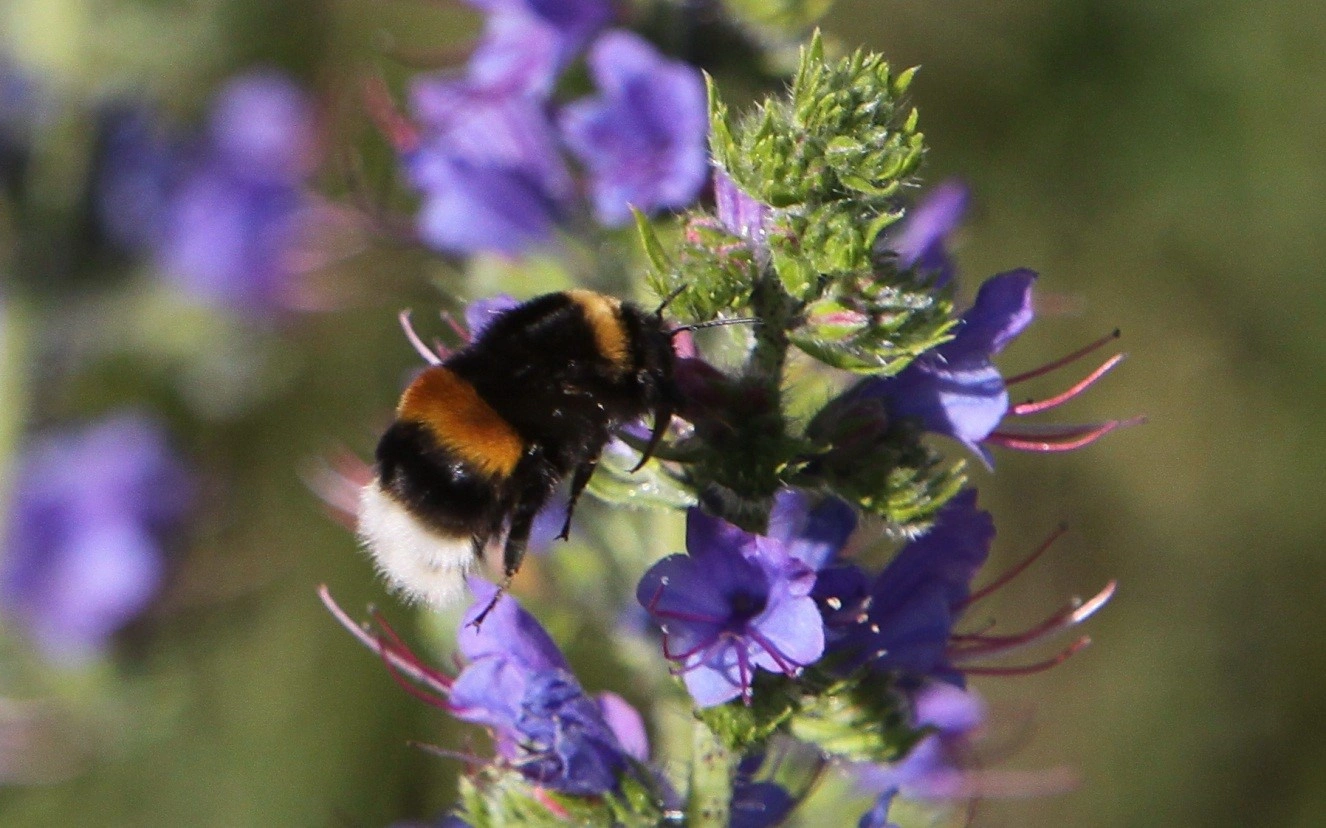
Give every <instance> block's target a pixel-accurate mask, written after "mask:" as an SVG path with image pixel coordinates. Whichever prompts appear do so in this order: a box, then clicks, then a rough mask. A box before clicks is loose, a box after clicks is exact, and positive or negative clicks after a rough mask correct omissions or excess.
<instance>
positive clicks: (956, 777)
mask: <svg viewBox="0 0 1326 828" xmlns="http://www.w3.org/2000/svg"><path fill="white" fill-rule="evenodd" d="M912 704H913V710H912V726H913V727H916V728H918V729H920V728H931V729H932V730H933V732H931V733H930V734H929V735H927V736H925V737H924V738H922V739H921V741H919V742H917V743H916V744H915V745H914V746H913V747H912V749H911V750H910V751H908V752H907V755H906V756H905V757H903V758H902V759H901V760H899V761H897V762H894V763H892V764H889V765H859V766H857V767H856V771H857V779H858V783H859V784H860V785H861V786H862V787H865V788H868V789H870V790H876V791H881V792H882V793H881V794H880V796H879V799H878V800H876V802H875V805H874V806H873V807H872V808H871V810H870V811H868V812H866V814H865V815H863V816H862V817H861V821H860V823H859V825H860V828H885V826H887V825H889V824H890V823H889V822H888V821H887V818H888V811H889V806H890V804H891V803H892V801H893V799H894V797H896V796H899V795H902V796H905V797H908V798H911V799H964V798H969V797H971V796H974V795H975V794H976V793H977V791H976V790H975V788H976V787H977V786H976V783H975V780H976V778H977V776H976V774H975V773H973V771H971V770H970V769H969V768H968V767H966V766H967V765H968V764H969V761H968V757H969V753H970V747H971V741H972V736H973V734H974V733H975V732H976V731H978V730H979V729H980V728H981V726H982V725H983V724H984V723H985V705H984V704H983V703H982V702H981V700H980V699H979V698H978V697H977V696H976V695H975V694H973V693H969V692H966V691H964V690H961V689H959V688H957V687H954V686H953V685H951V684H942V683H939V684H927V685H925V686H924V687H922V688H921V689H920V690H918V691H917V692H916V693H915V694H914V695H913V699H912Z"/></svg>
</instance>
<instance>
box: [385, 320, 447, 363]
mask: <svg viewBox="0 0 1326 828" xmlns="http://www.w3.org/2000/svg"><path fill="white" fill-rule="evenodd" d="M396 318H397V319H398V320H400V323H401V330H403V331H405V338H406V339H408V340H409V341H410V344H411V345H412V346H414V350H415V353H417V354H419V356H421V357H423V359H424V362H427V363H428V364H429V365H441V364H442V357H441V356H439V355H438V354H436V353H434V352H433V350H432V349H431V348H429V347H428V346H427V345H425V344H424V341H423V339H421V338H420V337H419V334H418V333H416V332H415V330H414V323H412V322H411V321H410V311H409V310H408V309H406V310H403V311H401V312H400V313H399V314H398V315H397V317H396Z"/></svg>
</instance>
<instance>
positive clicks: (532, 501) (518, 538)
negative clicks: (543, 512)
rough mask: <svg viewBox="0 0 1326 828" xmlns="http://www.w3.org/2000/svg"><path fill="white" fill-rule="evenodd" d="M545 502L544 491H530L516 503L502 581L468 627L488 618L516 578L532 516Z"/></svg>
mask: <svg viewBox="0 0 1326 828" xmlns="http://www.w3.org/2000/svg"><path fill="white" fill-rule="evenodd" d="M546 500H547V494H546V492H545V490H544V489H542V488H539V489H530V490H529V491H527V492H526V493H525V496H524V497H523V498H522V499H521V500H519V501H517V502H516V506H515V508H514V509H513V510H512V512H511V528H510V529H509V530H508V531H507V536H506V546H505V548H504V549H503V550H502V581H501V583H499V584H498V585H497V592H496V593H494V594H493V599H492V600H491V601H489V602H488V606H486V607H484V608H483V610H482V611H481V612H480V613H479V614H478V615H476V616H475V617H474V620H473V621H471V622H470V623H469V626H471V627H474V628H475V629H478V628H479V625H481V624H482V623H483V620H484V619H485V618H487V617H488V613H490V612H492V611H493V607H495V606H497V602H498V601H499V600H500V599H501V598H502V596H503V595H505V594H506V592H507V590H509V589H510V588H511V579H512V578H514V577H515V576H516V572H518V571H519V570H520V562H521V561H523V560H524V559H525V547H526V546H527V545H528V544H529V533H530V529H531V528H533V526H534V516H535V515H537V514H538V513H539V509H540V508H542V507H543V504H544V501H546Z"/></svg>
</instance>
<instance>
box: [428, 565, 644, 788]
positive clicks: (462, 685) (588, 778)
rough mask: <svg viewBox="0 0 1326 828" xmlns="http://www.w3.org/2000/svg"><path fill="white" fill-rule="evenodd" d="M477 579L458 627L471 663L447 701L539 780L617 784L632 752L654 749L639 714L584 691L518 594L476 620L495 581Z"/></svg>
mask: <svg viewBox="0 0 1326 828" xmlns="http://www.w3.org/2000/svg"><path fill="white" fill-rule="evenodd" d="M470 587H471V589H472V590H473V591H474V594H475V598H476V601H475V603H474V605H473V606H472V607H471V608H470V610H469V611H468V612H467V613H466V615H465V618H464V620H463V621H462V622H461V627H460V632H459V633H458V634H457V643H458V645H459V648H460V652H461V654H462V655H463V656H464V657H465V659H466V660H467V662H468V664H467V666H466V667H465V669H464V670H463V671H461V674H460V675H459V676H457V677H456V679H455V681H454V682H453V683H452V684H451V686H450V688H449V695H450V699H449V701H448V703H447V707H448V709H450V710H451V711H452V712H453V713H454V714H455V715H456V717H457V718H460V719H464V720H465V721H469V722H476V723H478V724H483V725H486V726H487V727H489V728H490V729H491V730H492V732H493V734H494V737H495V739H496V741H497V752H498V755H500V756H502V757H503V758H504V759H506V760H507V761H508V762H510V763H511V764H512V765H513V766H514V767H516V768H517V769H518V770H519V771H520V772H521V773H522V774H523V775H524V776H525V777H526V778H528V779H529V780H531V781H533V782H535V783H537V784H539V785H542V786H544V787H547V788H550V789H552V790H556V791H561V792H563V793H569V794H576V795H581V796H590V795H596V794H602V793H605V792H607V791H610V790H613V789H615V788H616V786H617V780H618V779H619V777H620V776H621V774H622V772H623V771H624V770H625V769H626V768H627V766H628V764H629V762H628V760H629V759H630V758H633V757H635V756H637V755H638V754H639V753H640V752H641V751H642V750H643V752H645V753H647V751H648V747H647V744H643V747H642V740H643V729H642V725H641V722H640V720H639V717H638V716H635V717H631V716H629V715H628V714H627V713H626V711H624V710H623V709H622V707H623V706H625V702H624V701H622V700H621V699H619V698H615V697H613V698H610V699H609V700H606V701H600V700H595V699H592V698H590V697H589V696H587V695H585V692H584V691H583V690H582V689H581V688H580V685H579V683H577V682H576V680H575V677H574V676H573V675H572V674H571V670H570V667H569V666H568V665H567V663H566V660H565V659H564V658H563V657H562V654H561V652H559V651H558V649H557V645H556V644H554V643H553V641H552V639H551V638H549V637H548V634H547V632H545V631H544V630H543V628H542V627H541V626H539V623H538V622H537V621H536V620H534V617H533V616H531V615H530V614H529V613H527V612H525V611H524V610H523V609H521V608H520V606H519V605H518V604H517V603H516V602H515V600H514V599H512V598H511V597H509V596H503V597H502V598H501V599H500V600H498V602H497V604H496V606H495V607H494V608H493V610H492V612H491V613H489V615H488V616H487V618H486V619H485V620H484V622H483V624H482V626H480V627H478V628H475V627H474V626H473V624H472V623H471V622H472V621H473V620H474V618H475V617H477V616H478V614H479V612H480V611H482V610H483V609H484V608H485V607H487V606H488V604H489V602H490V601H491V600H492V598H493V596H494V594H495V593H496V587H494V586H493V585H492V584H489V583H487V582H485V581H481V580H479V579H471V581H470ZM614 724H616V726H617V727H618V728H620V733H621V735H622V738H619V736H618V732H619V731H617V730H614V727H613V725H614ZM624 744H626V745H630V746H631V747H630V750H628V749H627V748H626V747H624Z"/></svg>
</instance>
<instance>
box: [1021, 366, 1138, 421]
mask: <svg viewBox="0 0 1326 828" xmlns="http://www.w3.org/2000/svg"><path fill="white" fill-rule="evenodd" d="M1125 356H1127V355H1126V354H1115V355H1114V356H1112V357H1110V358H1109V359H1107V360H1105V361H1104V362H1102V363H1101V364H1100V366H1099V367H1097V368H1096V370H1094V371H1092V372H1091V373H1090V374H1087V375H1086V376H1085V377H1083V378H1082V379H1081V380H1079V381H1078V382H1077V383H1076V384H1074V385H1073V386H1071V387H1070V388H1068V390H1066V391H1063V392H1061V393H1059V394H1055V395H1054V396H1053V397H1049V398H1048V399H1044V400H1037V401H1035V402H1025V403H1021V404H1019V405H1015V406H1013V407H1012V408H1011V409H1010V411H1011V412H1012V413H1013V414H1014V415H1016V416H1018V417H1025V416H1027V415H1028V414H1038V413H1040V412H1042V411H1049V410H1050V409H1051V408H1057V407H1058V406H1061V405H1063V404H1064V403H1066V402H1068V401H1069V400H1071V399H1073V398H1075V397H1077V396H1078V395H1079V394H1081V393H1082V392H1083V391H1086V390H1087V389H1088V388H1090V387H1091V386H1093V385H1095V384H1096V382H1097V381H1098V380H1099V379H1100V378H1101V377H1103V376H1105V375H1106V374H1108V373H1109V372H1110V371H1112V370H1114V367H1115V366H1116V365H1118V364H1119V363H1120V362H1123V359H1124V357H1125Z"/></svg>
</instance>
